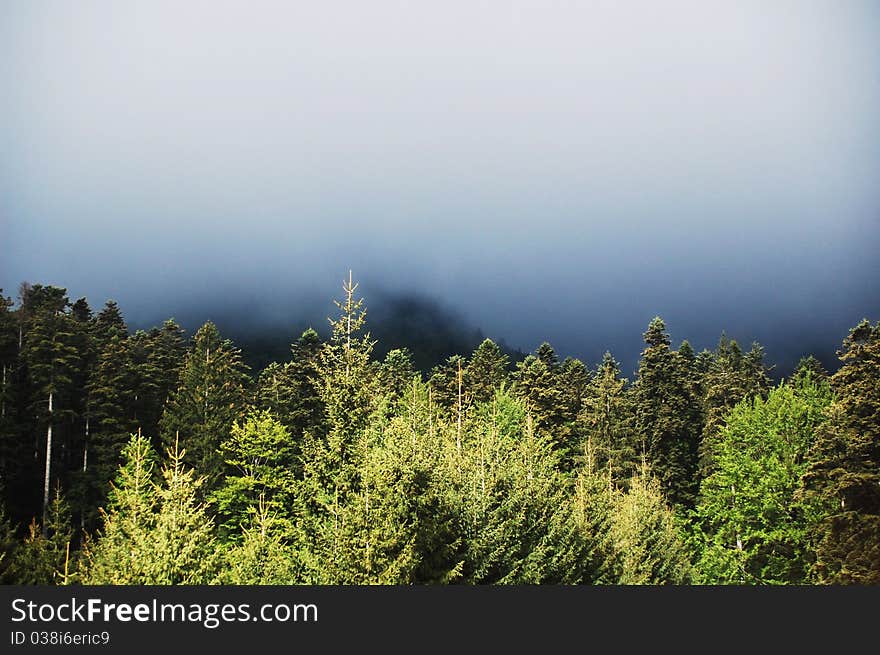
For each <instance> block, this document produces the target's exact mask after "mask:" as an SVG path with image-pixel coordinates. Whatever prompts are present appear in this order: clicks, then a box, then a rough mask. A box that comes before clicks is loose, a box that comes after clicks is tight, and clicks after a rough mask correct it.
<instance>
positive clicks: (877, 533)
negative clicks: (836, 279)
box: [804, 320, 880, 584]
mask: <svg viewBox="0 0 880 655" xmlns="http://www.w3.org/2000/svg"><path fill="white" fill-rule="evenodd" d="M839 356H840V361H841V362H842V364H843V365H842V366H841V367H840V369H839V370H838V371H837V372H836V373H835V374H834V375H833V376H831V386H832V388H833V390H834V392H835V399H834V402H833V403H832V404H831V406H830V407H829V408H828V415H827V421H826V422H825V423H824V424H823V425H822V426H821V427H820V428H819V430H818V431H817V434H816V440H815V443H814V445H813V449H812V451H811V453H810V461H811V465H810V467H809V469H808V470H807V472H806V474H805V475H804V486H805V496H806V498H807V500H808V502H813V503H816V504H817V505H818V506H820V507H821V508H822V509H823V510H824V511H823V515H824V516H823V518H822V519H821V520H817V521H816V524H815V527H814V532H813V535H814V536H813V539H814V543H815V547H816V550H817V559H816V563H815V567H814V571H813V573H814V576H815V578H816V579H817V580H818V581H820V582H825V583H833V584H878V583H880V384H878V380H880V322H878V323H875V324H874V325H872V324H871V323H870V322H869V321H868V320H863V321H861V322H860V323H859V324H858V325H857V326H856V327H854V328H853V329H852V330H850V333H849V334H848V335H847V337H846V338H845V339H844V341H843V350H842V351H840V352H839Z"/></svg>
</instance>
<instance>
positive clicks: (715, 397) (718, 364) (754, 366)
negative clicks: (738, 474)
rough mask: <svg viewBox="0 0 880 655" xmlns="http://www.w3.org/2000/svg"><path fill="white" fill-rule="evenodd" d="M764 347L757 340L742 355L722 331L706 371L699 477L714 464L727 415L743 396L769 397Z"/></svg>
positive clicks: (709, 472) (711, 468) (703, 385)
mask: <svg viewBox="0 0 880 655" xmlns="http://www.w3.org/2000/svg"><path fill="white" fill-rule="evenodd" d="M763 358H764V349H763V348H762V347H761V346H760V344H758V343H754V344H752V349H751V350H750V351H749V352H748V353H746V354H745V355H743V352H742V350H741V349H740V347H739V345H738V344H737V342H736V341H733V340H730V339H728V338H727V336H726V335H725V334H722V335H721V339H720V341H719V342H718V348H717V350H716V352H715V355H714V358H713V359H712V361H711V363H710V364H709V366H708V370H707V371H706V372H705V373H704V375H703V380H702V385H701V387H702V389H703V393H704V401H703V411H704V421H703V434H702V439H701V442H700V465H699V466H700V477H707V476H708V475H710V474H711V473H712V470H713V467H714V462H713V459H714V450H715V448H716V442H717V440H718V438H719V433H720V431H721V429H722V428H723V427H724V417H725V416H727V415H728V413H729V412H730V410H731V409H733V407H734V406H735V405H736V404H737V403H739V402H740V401H741V400H743V399H744V398H754V397H756V396H760V397H762V398H763V397H766V395H767V392H768V391H769V389H770V386H771V383H770V378H769V377H768V375H767V370H766V368H765V367H764V363H763Z"/></svg>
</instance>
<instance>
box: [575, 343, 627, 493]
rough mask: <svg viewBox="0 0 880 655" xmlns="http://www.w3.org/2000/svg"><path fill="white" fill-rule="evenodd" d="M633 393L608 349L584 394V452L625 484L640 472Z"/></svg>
mask: <svg viewBox="0 0 880 655" xmlns="http://www.w3.org/2000/svg"><path fill="white" fill-rule="evenodd" d="M634 411H635V408H634V407H633V403H632V398H631V394H630V393H629V390H628V388H627V380H626V378H622V377H621V376H620V366H619V365H618V363H617V361H616V360H615V359H614V357H613V356H612V355H611V353H609V352H606V353H605V355H604V357H603V358H602V363H601V364H599V368H598V370H597V371H596V374H595V375H594V376H593V378H592V380H591V381H590V384H589V385H588V386H587V389H586V392H585V394H584V400H583V408H582V410H581V414H580V417H579V421H580V431H581V433H582V434H583V443H582V445H581V448H582V451H583V452H582V453H581V454H582V456H583V457H585V458H587V459H588V460H589V461H590V462H591V464H592V465H593V466H596V467H597V468H599V469H601V470H606V469H607V470H608V471H609V473H610V475H611V477H612V479H613V480H614V481H615V482H616V483H617V484H621V485H624V484H626V483H628V482H629V480H630V478H631V477H632V476H633V475H634V474H635V473H636V470H637V469H636V466H637V463H638V461H639V457H638V453H637V448H638V444H637V439H636V434H635V425H634V419H635V415H634Z"/></svg>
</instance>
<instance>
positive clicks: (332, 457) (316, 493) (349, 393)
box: [297, 272, 379, 583]
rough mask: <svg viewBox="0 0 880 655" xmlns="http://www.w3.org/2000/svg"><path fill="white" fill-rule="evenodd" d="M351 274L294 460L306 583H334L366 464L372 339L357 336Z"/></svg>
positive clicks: (360, 321)
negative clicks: (314, 418)
mask: <svg viewBox="0 0 880 655" xmlns="http://www.w3.org/2000/svg"><path fill="white" fill-rule="evenodd" d="M357 287H358V285H357V284H356V283H355V282H354V281H353V280H352V276H351V272H349V278H348V280H347V281H346V282H343V291H344V293H345V298H344V300H342V301H335V304H336V306H337V308H338V309H339V316H338V317H337V318H335V319H329V321H330V327H331V336H330V340H329V341H328V342H326V343H325V344H323V347H322V349H321V352H320V355H319V361H318V365H317V371H318V377H317V391H318V394H319V397H320V399H321V402H322V404H323V407H324V414H325V420H324V426H323V430H322V431H321V432H320V433H314V432H309V433H307V434H306V435H305V439H304V442H303V447H302V451H301V455H300V461H301V467H302V471H303V478H302V480H301V482H300V485H299V489H298V494H297V495H298V500H297V505H298V509H297V511H298V512H299V514H300V516H301V520H300V523H299V525H300V536H299V540H300V541H301V542H302V543H303V544H304V547H305V552H304V553H303V559H304V561H305V562H306V564H307V566H308V570H309V573H308V574H307V575H308V576H309V579H311V580H313V581H318V582H329V583H337V582H339V581H340V580H343V579H344V578H341V577H340V575H341V574H340V569H339V568H338V566H337V565H336V564H334V563H335V562H338V561H341V559H342V558H343V557H344V556H345V550H346V548H348V546H349V541H350V539H351V537H350V536H349V534H348V533H347V530H348V527H347V525H346V518H347V511H346V508H347V506H348V505H349V503H350V501H351V500H352V499H353V498H356V497H357V494H358V493H359V492H360V490H361V483H362V480H363V476H364V471H365V465H366V451H367V441H366V436H367V435H366V430H367V427H368V426H369V423H370V418H371V416H373V415H374V413H375V411H376V409H377V407H378V404H377V400H378V396H379V394H377V393H376V389H375V386H376V385H375V379H376V378H375V375H374V369H373V366H372V362H371V359H370V355H371V353H372V350H373V346H374V343H375V342H374V341H373V340H372V339H371V338H370V335H369V333H366V332H364V325H365V322H366V310H365V309H364V307H363V299H362V298H358V297H356V295H355V293H356V291H357Z"/></svg>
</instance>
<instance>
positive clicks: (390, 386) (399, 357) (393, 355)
mask: <svg viewBox="0 0 880 655" xmlns="http://www.w3.org/2000/svg"><path fill="white" fill-rule="evenodd" d="M415 375H416V371H415V368H414V367H413V361H412V354H411V353H410V351H409V350H408V349H406V348H395V349H393V350H389V351H388V354H387V355H385V361H383V362H382V365H381V367H380V368H379V389H380V390H381V392H382V393H384V394H386V395H387V396H388V400H389V402H390V404H394V403H396V402H397V401H398V400H400V399H401V398H402V397H403V395H404V393H406V391H407V390H408V389H409V388H410V385H411V384H412V379H413V377H414V376H415Z"/></svg>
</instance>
